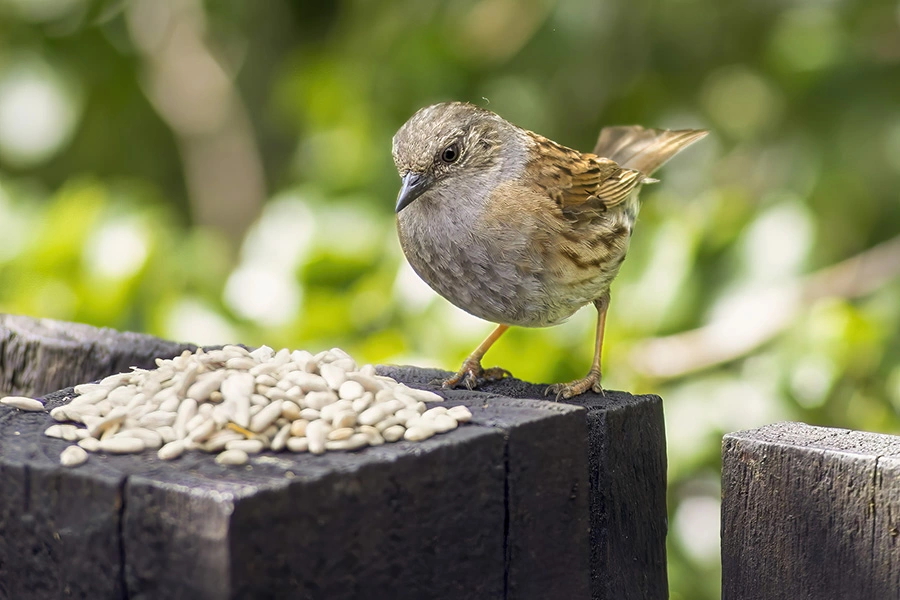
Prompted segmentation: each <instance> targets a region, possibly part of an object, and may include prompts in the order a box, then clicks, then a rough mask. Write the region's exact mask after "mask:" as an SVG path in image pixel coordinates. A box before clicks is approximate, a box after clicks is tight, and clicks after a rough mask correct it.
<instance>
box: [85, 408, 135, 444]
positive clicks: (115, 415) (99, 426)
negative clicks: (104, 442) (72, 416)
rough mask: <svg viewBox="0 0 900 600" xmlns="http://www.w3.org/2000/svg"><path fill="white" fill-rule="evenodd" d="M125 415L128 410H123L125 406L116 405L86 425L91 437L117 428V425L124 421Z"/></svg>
mask: <svg viewBox="0 0 900 600" xmlns="http://www.w3.org/2000/svg"><path fill="white" fill-rule="evenodd" d="M127 416H128V411H127V410H125V407H124V406H117V407H116V408H114V409H113V410H111V411H110V412H109V414H108V415H106V416H105V417H103V418H101V419H100V420H98V421H96V422H94V423H93V424H92V425H90V426H89V427H88V430H89V431H90V433H91V437H100V436H101V434H103V433H105V432H107V431H110V430H114V429H118V427H119V425H121V423H122V421H124V420H125V417H127ZM85 425H87V423H85Z"/></svg>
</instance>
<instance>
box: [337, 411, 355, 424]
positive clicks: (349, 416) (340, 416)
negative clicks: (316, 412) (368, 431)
mask: <svg viewBox="0 0 900 600" xmlns="http://www.w3.org/2000/svg"><path fill="white" fill-rule="evenodd" d="M331 424H332V426H334V427H337V428H341V427H353V426H354V425H356V413H355V412H353V411H352V410H342V411H338V412H337V414H335V415H334V417H332V419H331Z"/></svg>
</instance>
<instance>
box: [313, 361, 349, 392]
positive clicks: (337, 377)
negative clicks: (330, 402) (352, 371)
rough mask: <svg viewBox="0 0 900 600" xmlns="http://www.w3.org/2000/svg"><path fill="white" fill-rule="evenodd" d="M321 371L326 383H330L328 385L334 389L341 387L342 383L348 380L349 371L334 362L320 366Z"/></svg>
mask: <svg viewBox="0 0 900 600" xmlns="http://www.w3.org/2000/svg"><path fill="white" fill-rule="evenodd" d="M319 373H320V374H321V375H322V379H324V380H325V383H327V384H328V387H330V388H331V389H333V390H337V389H339V388H340V387H341V385H342V384H343V383H344V382H345V381H347V373H346V372H345V371H344V369H342V368H340V367H337V366H335V365H332V364H326V365H322V366H320V367H319Z"/></svg>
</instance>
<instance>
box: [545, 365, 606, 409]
mask: <svg viewBox="0 0 900 600" xmlns="http://www.w3.org/2000/svg"><path fill="white" fill-rule="evenodd" d="M600 377H601V375H600V370H599V369H591V370H590V372H589V373H588V374H587V377H584V378H582V379H576V380H575V381H570V382H569V383H554V384H553V385H548V386H547V389H546V391H545V392H544V395H545V396H549V395H550V394H555V395H556V401H557V402H559V401H560V400H568V399H569V398H573V397H575V396H578V395H581V394H583V393H585V392H586V391H588V390H593V391H594V392H595V393H597V394H602V393H603V388H602V387H600Z"/></svg>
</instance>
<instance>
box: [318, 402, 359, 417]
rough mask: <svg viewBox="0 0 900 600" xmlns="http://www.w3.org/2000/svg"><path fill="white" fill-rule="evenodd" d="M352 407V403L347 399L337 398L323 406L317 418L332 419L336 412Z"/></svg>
mask: <svg viewBox="0 0 900 600" xmlns="http://www.w3.org/2000/svg"><path fill="white" fill-rule="evenodd" d="M352 407H353V403H352V402H350V401H349V400H338V401H337V402H334V403H333V404H329V405H327V406H323V407H322V410H321V411H319V412H320V414H319V418H320V419H325V420H326V421H332V420H334V417H335V415H336V414H338V413H340V412H343V411H345V410H351V409H352Z"/></svg>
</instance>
